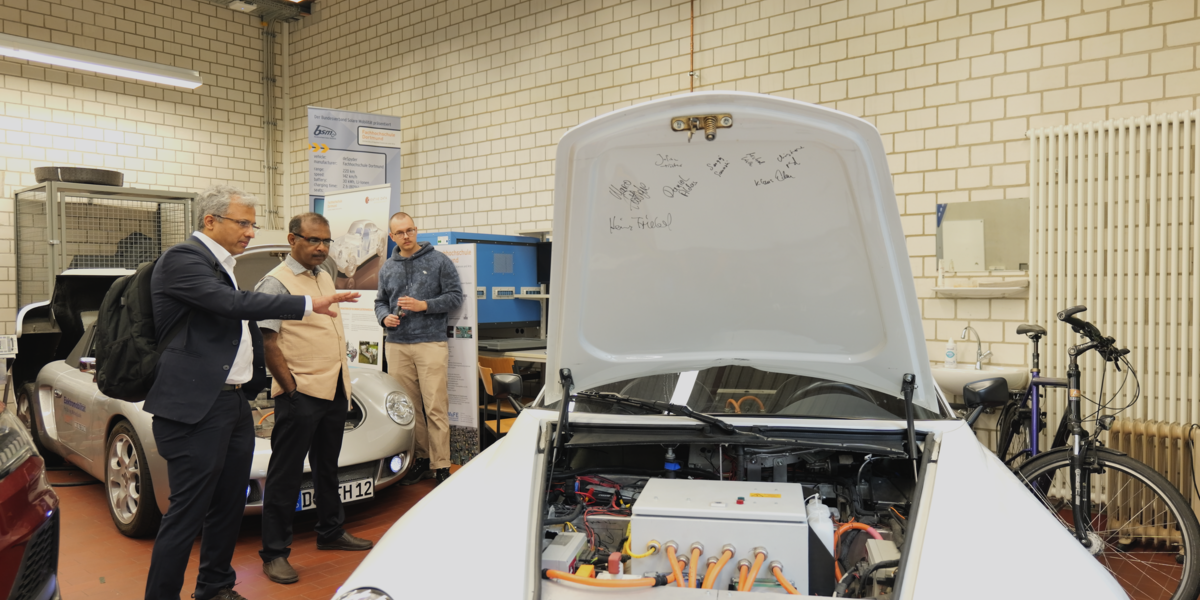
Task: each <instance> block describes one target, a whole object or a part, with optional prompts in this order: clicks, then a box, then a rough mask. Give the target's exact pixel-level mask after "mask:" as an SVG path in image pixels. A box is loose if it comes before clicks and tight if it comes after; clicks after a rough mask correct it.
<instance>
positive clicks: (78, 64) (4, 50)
mask: <svg viewBox="0 0 1200 600" xmlns="http://www.w3.org/2000/svg"><path fill="white" fill-rule="evenodd" d="M0 56H9V57H12V58H19V59H21V60H28V61H31V62H39V63H49V64H52V65H58V66H60V67H71V68H72V69H82V70H84V71H94V72H96V73H104V74H106V75H116V76H117V77H129V78H132V79H140V80H142V81H152V82H154V83H163V84H166V85H175V86H179V87H185V88H189V89H196V88H198V87H200V85H201V84H203V83H204V80H202V79H200V73H198V72H196V71H190V70H188V69H180V68H179V67H168V66H165V65H160V64H158V63H152V62H149V61H145V60H137V59H133V58H125V57H124V56H115V55H112V54H104V53H102V52H94V51H92V50H84V49H82V48H72V47H70V46H64V45H62V44H52V43H50V42H42V41H39V40H31V39H28V38H23V37H17V36H15V35H7V34H3V33H0Z"/></svg>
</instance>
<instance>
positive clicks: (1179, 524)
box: [1017, 448, 1200, 600]
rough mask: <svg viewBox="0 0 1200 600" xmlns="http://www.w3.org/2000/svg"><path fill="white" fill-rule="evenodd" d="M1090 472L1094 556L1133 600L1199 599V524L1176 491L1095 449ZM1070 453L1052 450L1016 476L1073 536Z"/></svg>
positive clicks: (1147, 471) (1145, 470) (1130, 462)
mask: <svg viewBox="0 0 1200 600" xmlns="http://www.w3.org/2000/svg"><path fill="white" fill-rule="evenodd" d="M1094 452H1095V458H1096V461H1095V464H1094V465H1092V466H1090V467H1087V468H1086V470H1087V472H1088V474H1087V478H1088V485H1089V486H1090V487H1089V489H1090V490H1091V502H1090V508H1088V509H1087V511H1088V514H1087V515H1084V521H1085V522H1086V523H1088V526H1089V528H1090V531H1089V532H1088V537H1089V538H1090V539H1091V541H1092V545H1091V547H1090V548H1088V550H1089V551H1091V552H1092V554H1093V555H1094V556H1095V557H1096V560H1099V561H1100V563H1101V564H1102V565H1104V567H1105V568H1107V569H1108V571H1109V572H1110V573H1112V575H1113V577H1114V578H1115V579H1116V580H1117V582H1119V583H1120V585H1121V587H1123V588H1124V589H1125V592H1126V593H1127V594H1129V597H1130V598H1133V599H1134V600H1142V599H1145V600H1165V599H1179V600H1182V599H1184V598H1186V599H1187V600H1195V599H1196V596H1197V594H1198V593H1200V567H1198V566H1197V565H1196V564H1194V563H1195V562H1196V561H1197V560H1200V548H1198V547H1197V544H1200V523H1197V521H1196V515H1195V514H1194V513H1193V512H1192V509H1191V507H1189V506H1188V504H1187V501H1186V500H1185V499H1184V498H1183V495H1182V494H1180V493H1179V490H1177V489H1175V487H1174V486H1172V485H1171V483H1170V482H1169V481H1167V479H1166V478H1165V477H1163V476H1162V475H1159V474H1158V473H1157V472H1155V471H1153V470H1152V469H1151V468H1150V467H1148V466H1146V465H1145V464H1143V463H1141V462H1138V461H1136V460H1134V459H1132V458H1129V457H1128V456H1124V455H1122V454H1118V453H1116V452H1113V451H1111V450H1107V449H1104V448H1097V449H1095V450H1094ZM1069 473H1070V453H1069V451H1068V450H1066V449H1060V450H1053V451H1050V452H1047V453H1045V454H1041V455H1039V456H1038V457H1037V458H1035V459H1033V460H1031V461H1029V462H1027V463H1025V464H1024V465H1022V467H1021V468H1020V469H1019V470H1018V471H1017V476H1018V477H1019V478H1020V479H1021V481H1022V482H1023V483H1025V485H1026V487H1028V488H1029V489H1030V491H1032V492H1033V493H1034V494H1035V495H1037V497H1038V499H1039V500H1041V501H1042V504H1043V505H1045V506H1046V508H1047V509H1048V510H1049V511H1050V512H1051V513H1053V514H1054V515H1055V516H1056V517H1058V520H1059V521H1060V522H1061V523H1062V524H1063V526H1064V527H1066V528H1067V530H1068V531H1071V532H1072V535H1074V531H1075V525H1074V522H1075V521H1074V514H1073V512H1072V505H1071V494H1070V491H1069V490H1068V489H1067V488H1068V484H1067V482H1068V474H1069Z"/></svg>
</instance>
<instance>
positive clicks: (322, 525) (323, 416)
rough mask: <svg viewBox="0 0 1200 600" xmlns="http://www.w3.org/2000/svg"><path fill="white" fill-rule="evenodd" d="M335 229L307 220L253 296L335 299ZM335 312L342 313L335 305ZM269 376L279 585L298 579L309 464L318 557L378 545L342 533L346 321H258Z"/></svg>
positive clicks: (270, 564)
mask: <svg viewBox="0 0 1200 600" xmlns="http://www.w3.org/2000/svg"><path fill="white" fill-rule="evenodd" d="M332 242H333V240H331V239H329V221H327V220H326V219H325V217H323V216H321V215H319V214H317V213H305V214H302V215H299V216H297V217H295V218H293V219H292V221H291V223H289V224H288V244H291V246H292V251H291V253H290V254H288V256H287V258H286V259H284V261H283V262H282V263H280V265H279V266H278V267H276V268H275V269H273V270H272V271H271V272H270V273H268V274H267V276H266V277H263V279H262V281H260V282H258V286H257V287H256V288H255V291H258V292H263V293H267V294H280V295H283V294H291V295H295V296H300V295H313V296H322V295H328V294H332V293H333V292H334V288H333V279H332V278H331V277H330V276H329V274H328V273H327V272H325V271H323V270H321V269H318V268H317V267H319V266H320V265H321V263H323V262H325V258H326V257H327V256H328V255H329V245H330V244H331V243H332ZM335 307H336V305H335ZM258 326H259V328H260V329H262V332H263V349H264V351H265V354H266V363H267V368H268V369H270V371H271V377H272V383H271V395H272V396H273V397H274V398H275V428H274V430H273V431H272V433H271V462H270V464H269V465H268V466H267V482H266V489H265V490H264V492H263V519H262V530H263V534H262V536H263V549H262V550H261V551H260V552H259V553H258V554H259V556H261V557H262V560H263V572H264V573H266V575H267V577H268V578H269V579H270V580H271V581H274V582H275V583H295V582H296V581H298V580H299V579H300V577H299V575H297V574H296V571H295V570H294V569H293V568H292V566H291V565H290V564H288V560H287V559H288V556H289V555H290V554H291V548H290V546H291V545H292V517H294V516H295V514H296V499H297V498H298V497H299V495H300V479H301V476H302V475H303V472H304V456H305V455H306V454H307V455H308V456H309V464H310V465H311V466H312V480H313V492H314V494H315V497H314V501H315V503H316V511H317V527H316V530H317V549H318V550H367V549H369V548H371V546H373V545H374V544H373V543H372V542H370V541H369V540H364V539H361V538H357V537H354V536H352V535H350V534H349V533H348V532H346V530H345V529H342V524H343V523H344V522H345V520H346V514H345V512H344V511H343V510H342V500H341V486H340V484H339V483H338V475H337V468H338V454H340V453H341V450H342V432H343V431H344V428H345V423H346V412H347V409H348V407H349V405H350V400H349V398H350V371H349V369H350V366H349V364H348V363H347V361H346V337H345V335H344V333H343V332H342V320H341V317H340V315H339V316H337V317H330V316H327V315H321V314H312V315H309V316H307V317H305V318H304V319H303V320H300V321H259V323H258Z"/></svg>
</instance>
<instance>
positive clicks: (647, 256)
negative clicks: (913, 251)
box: [547, 92, 936, 410]
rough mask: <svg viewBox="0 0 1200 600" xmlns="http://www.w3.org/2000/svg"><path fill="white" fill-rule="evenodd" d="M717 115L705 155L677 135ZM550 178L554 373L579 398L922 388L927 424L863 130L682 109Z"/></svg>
mask: <svg viewBox="0 0 1200 600" xmlns="http://www.w3.org/2000/svg"><path fill="white" fill-rule="evenodd" d="M721 113H728V114H731V115H732V116H733V120H734V124H733V127H732V128H728V129H718V130H717V138H716V140H715V141H712V142H709V141H706V140H705V139H704V136H703V132H699V133H697V134H696V135H695V136H693V137H692V139H691V142H690V143H689V142H688V136H687V134H686V133H679V132H675V131H672V130H671V129H670V121H671V119H672V117H678V116H686V115H707V114H721ZM556 169H557V174H556V192H555V215H554V232H555V239H554V250H553V253H554V257H553V260H554V266H553V268H554V274H553V276H552V290H551V294H552V298H554V299H555V300H556V301H554V302H551V314H550V325H549V336H550V341H549V361H548V368H549V369H550V372H551V373H557V369H558V368H562V367H567V368H570V369H572V372H573V375H574V378H575V383H576V386H577V388H578V389H586V388H589V387H594V386H596V385H600V384H603V383H608V382H612V381H618V380H623V379H630V378H633V377H638V376H643V375H651V374H655V373H662V372H669V371H683V370H693V369H699V368H704V367H711V366H717V365H721V364H740V365H750V366H754V367H757V368H760V369H763V370H769V371H776V372H783V373H794V374H798V375H813V376H818V377H825V378H829V379H836V380H840V381H845V382H849V383H853V384H856V385H861V386H864V387H867V388H872V389H876V390H879V391H882V392H885V393H889V394H893V395H899V393H900V383H901V378H902V376H903V375H904V374H905V373H914V374H916V375H917V383H918V390H917V403H918V404H921V405H923V406H926V407H927V408H930V409H933V410H936V401H935V395H934V393H933V387H932V378H931V377H930V372H929V367H928V360H927V357H926V353H925V344H924V336H923V333H922V330H921V322H920V315H919V311H918V308H917V305H916V294H915V291H914V288H913V281H912V275H911V272H910V268H909V263H908V254H907V251H906V247H905V244H904V235H903V232H902V231H901V228H900V220H899V213H898V211H897V208H896V200H895V197H894V194H893V192H892V186H891V178H890V175H889V173H888V168H887V163H886V160H885V157H884V151H883V146H882V144H881V141H880V139H879V134H878V132H876V130H875V129H874V128H873V127H872V126H871V125H870V124H868V123H866V122H865V121H862V120H860V119H857V118H855V117H852V116H849V115H846V114H843V113H839V112H836V111H832V110H828V109H825V108H821V107H818V106H813V105H809V104H805V103H802V102H796V101H792V100H785V99H780V98H775V97H771V96H762V95H756V94H740V93H730V92H714V93H697V94H690V95H684V96H676V97H672V98H667V99H664V100H659V101H655V102H649V103H646V104H641V105H638V106H634V107H631V108H628V109H624V110H621V111H617V112H614V113H610V114H607V115H604V116H602V117H599V118H597V119H593V120H592V121H589V122H587V123H584V124H583V125H581V126H579V127H577V128H575V129H572V130H571V131H570V132H568V133H567V134H566V135H565V136H564V137H563V139H562V141H561V142H560V144H559V149H558V156H557V163H556ZM547 392H548V394H549V399H550V400H555V399H557V398H559V397H561V393H562V392H561V388H560V387H559V386H557V385H551V386H549V387H548V389H547Z"/></svg>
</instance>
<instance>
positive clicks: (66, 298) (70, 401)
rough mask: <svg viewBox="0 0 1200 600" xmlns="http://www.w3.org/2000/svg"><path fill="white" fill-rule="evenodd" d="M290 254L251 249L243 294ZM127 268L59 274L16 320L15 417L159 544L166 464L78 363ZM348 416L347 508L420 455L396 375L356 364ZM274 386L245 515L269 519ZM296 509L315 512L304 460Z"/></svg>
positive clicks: (343, 459)
mask: <svg viewBox="0 0 1200 600" xmlns="http://www.w3.org/2000/svg"><path fill="white" fill-rule="evenodd" d="M288 251H289V248H288V247H287V246H286V245H263V246H254V247H251V248H249V249H248V250H247V251H246V252H245V253H243V254H241V255H239V256H238V263H237V267H236V268H235V271H234V272H235V274H236V275H237V278H238V286H239V287H240V288H241V289H253V288H254V285H255V283H257V282H258V280H259V279H261V278H262V276H263V275H265V274H266V273H267V272H268V271H270V270H271V269H272V268H274V266H275V265H278V264H279V261H280V260H282V259H283V257H284V256H285V255H286V254H287V253H288ZM130 273H132V271H130V270H126V269H72V270H67V271H64V272H63V273H62V274H60V275H59V276H58V277H57V279H56V282H55V286H54V292H53V297H52V298H51V300H50V301H49V302H39V303H36V304H31V305H29V306H26V307H24V308H22V309H21V311H20V313H19V314H18V317H17V336H18V338H19V353H18V355H17V359H16V361H14V364H13V380H14V382H15V384H16V385H15V391H16V394H15V398H14V402H15V404H16V413H17V415H18V416H19V417H20V418H21V419H22V420H23V421H24V422H25V424H26V425H27V426H28V427H29V428H30V430H31V432H32V433H33V437H34V439H35V441H36V442H37V443H38V445H39V446H40V447H41V448H42V449H44V450H48V451H49V452H51V453H53V454H57V455H59V456H61V457H63V458H65V459H66V460H67V461H68V462H70V463H71V464H74V465H75V466H77V467H79V468H80V469H82V470H84V471H86V472H87V473H88V474H90V475H92V476H93V477H95V478H96V479H99V480H100V482H101V483H102V484H103V485H104V486H105V487H106V488H107V493H106V494H105V497H106V498H107V499H108V508H109V512H110V514H111V515H112V519H113V524H114V525H116V527H117V529H118V530H120V532H121V533H122V534H125V535H127V536H130V537H147V536H153V535H154V533H155V532H156V531H157V530H158V524H159V521H160V520H161V518H162V514H163V513H164V512H166V510H167V506H168V498H169V496H170V489H169V488H168V485H167V465H166V461H164V460H163V459H162V457H161V456H160V455H159V454H158V448H157V446H156V445H155V442H154V435H153V434H152V432H151V422H152V415H150V414H149V413H145V412H142V403H140V402H138V403H131V402H125V401H122V400H114V399H112V398H109V397H107V396H105V395H104V394H101V393H100V391H99V390H98V389H97V388H96V384H95V382H94V380H93V375H92V374H90V373H86V372H83V371H81V369H80V359H82V358H86V357H92V356H94V353H93V352H92V341H93V336H94V333H95V326H94V323H95V319H96V314H97V312H98V309H99V307H100V302H101V301H102V300H103V299H104V294H105V292H106V291H107V290H108V288H109V286H111V285H112V283H113V281H115V280H116V279H117V278H118V277H121V276H124V275H128V274H130ZM350 373H351V375H350V376H351V384H352V385H351V396H352V397H351V407H352V408H351V410H350V412H349V414H348V415H347V417H346V429H345V437H344V438H343V442H342V452H341V455H340V456H339V457H338V479H339V480H340V481H341V483H342V497H343V498H344V499H346V500H347V501H351V502H353V501H359V500H366V499H369V498H371V497H373V496H374V495H375V492H376V491H377V490H379V489H382V488H384V487H387V486H389V485H392V484H394V483H396V482H397V481H399V480H400V478H401V477H403V475H404V474H405V473H406V472H407V470H408V468H409V466H410V464H411V462H412V461H411V457H412V453H413V444H414V443H415V437H414V435H413V417H414V414H413V408H412V404H411V402H410V401H409V399H408V396H407V394H406V393H405V392H404V391H403V389H402V388H401V387H400V386H399V384H397V383H396V381H395V380H394V379H392V377H391V376H389V375H387V374H386V373H383V372H381V371H378V370H375V369H372V368H367V367H358V366H355V365H354V364H353V363H351V366H350ZM269 390H270V386H269V385H268V387H267V389H266V390H264V391H263V392H262V393H260V394H259V396H258V397H257V398H255V399H252V400H250V403H251V406H252V407H253V409H254V413H253V414H254V420H255V435H256V437H257V439H256V440H255V446H254V461H253V463H252V466H251V470H250V485H249V487H248V488H247V490H246V513H248V514H252V513H259V512H261V511H262V499H263V486H264V484H265V481H266V477H267V464H268V463H269V462H270V459H271V431H272V428H273V427H272V426H273V424H274V419H273V414H274V410H273V408H272V407H273V406H274V401H273V400H272V399H271V398H270V397H269ZM304 470H305V476H304V478H303V479H302V482H301V494H300V497H299V498H297V510H307V509H310V508H312V507H313V506H315V504H314V502H313V493H312V480H311V478H310V475H309V467H308V463H307V460H306V461H305V466H304Z"/></svg>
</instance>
